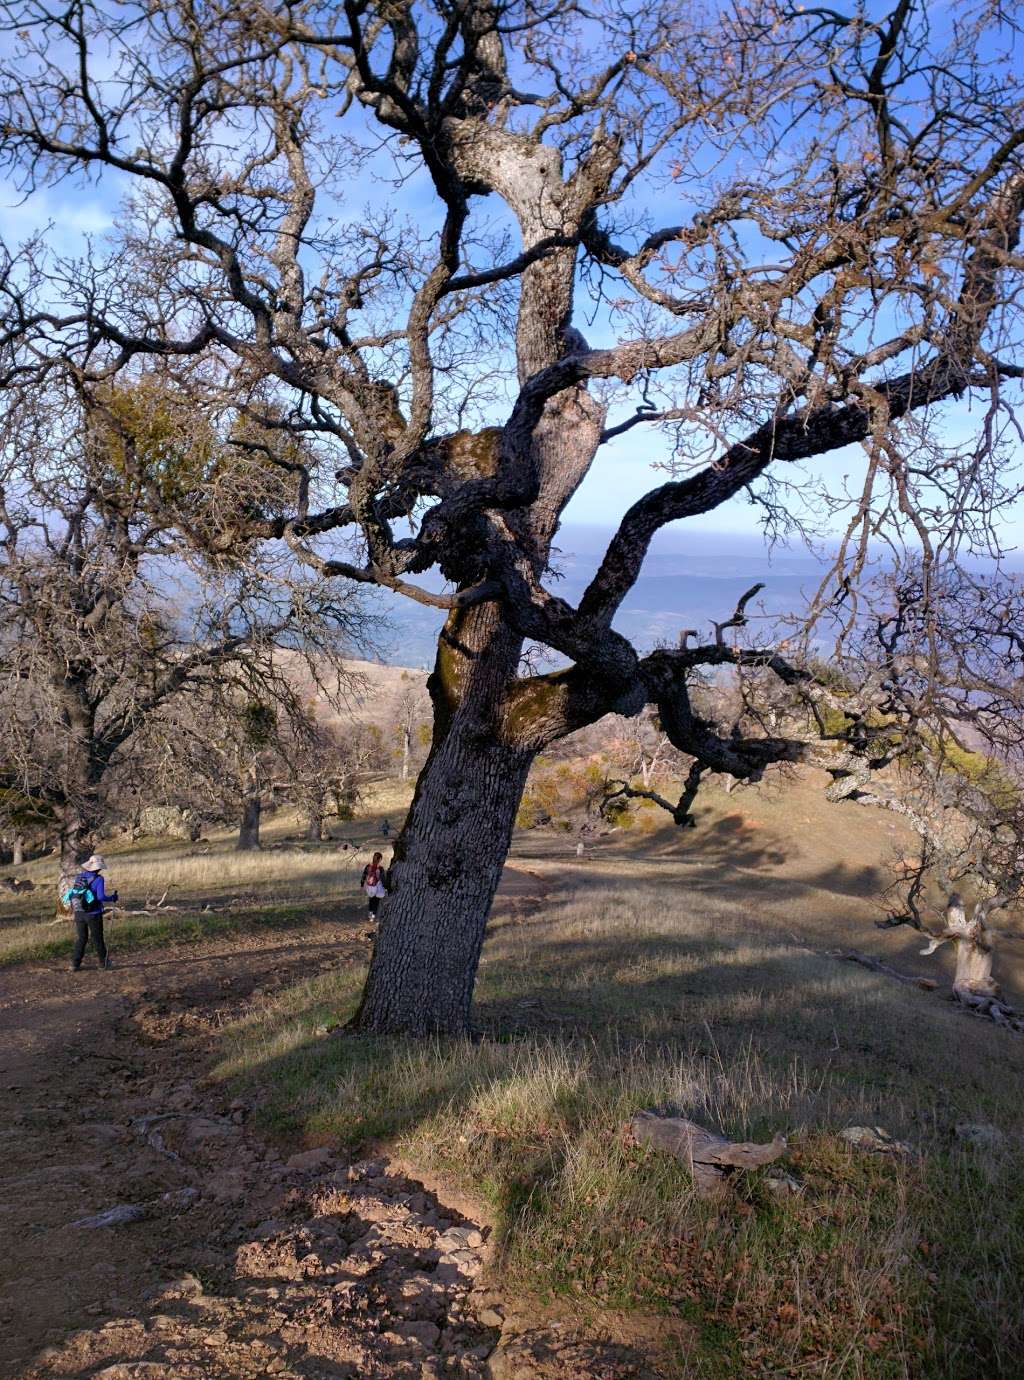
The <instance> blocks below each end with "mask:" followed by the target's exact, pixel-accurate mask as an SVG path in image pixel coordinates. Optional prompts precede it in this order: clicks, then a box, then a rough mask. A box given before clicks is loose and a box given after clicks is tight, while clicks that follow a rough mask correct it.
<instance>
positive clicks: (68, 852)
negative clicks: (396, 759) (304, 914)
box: [0, 378, 358, 881]
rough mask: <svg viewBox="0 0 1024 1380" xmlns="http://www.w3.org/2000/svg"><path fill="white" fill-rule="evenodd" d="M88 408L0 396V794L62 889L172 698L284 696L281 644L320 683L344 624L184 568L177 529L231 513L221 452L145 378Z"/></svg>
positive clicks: (231, 457)
mask: <svg viewBox="0 0 1024 1380" xmlns="http://www.w3.org/2000/svg"><path fill="white" fill-rule="evenodd" d="M101 398H102V400H101V401H98V400H97V399H96V398H94V399H92V400H91V401H89V400H87V399H86V398H84V397H83V396H82V395H81V393H80V392H79V391H78V390H77V388H76V387H75V386H73V384H72V382H71V381H70V380H68V379H64V380H63V382H62V383H60V382H59V381H57V380H55V379H52V378H51V379H50V380H48V382H47V384H46V385H45V386H41V387H37V388H31V389H26V390H22V391H21V392H20V394H15V393H13V392H12V393H9V395H8V407H7V410H6V415H5V418H4V431H3V436H2V442H3V448H2V452H0V764H2V765H0V771H2V779H0V784H2V786H3V789H4V791H5V793H7V794H9V795H10V796H11V798H12V799H13V800H14V801H15V802H16V803H19V808H20V810H21V813H22V815H23V816H24V815H26V814H27V813H29V812H31V811H33V810H34V812H35V813H36V815H37V816H38V818H39V820H40V821H43V820H46V821H48V822H49V824H50V827H51V829H52V832H53V834H55V835H56V836H57V839H58V842H59V847H60V864H61V879H62V881H63V879H64V878H65V877H66V876H67V875H69V874H72V873H73V872H74V871H75V869H76V867H77V865H78V864H79V863H80V861H81V859H82V858H83V857H84V856H85V854H86V853H88V852H89V851H91V849H92V848H93V847H94V846H95V843H96V841H97V836H98V833H99V831H100V830H101V829H102V828H104V827H109V826H110V825H111V824H116V823H120V822H123V817H124V810H123V803H122V802H121V801H120V800H119V798H118V790H119V788H121V787H122V786H123V782H124V772H123V770H121V769H120V768H121V766H122V765H123V762H124V759H125V757H126V756H128V755H130V754H131V753H132V752H133V751H134V750H135V748H136V746H137V744H138V741H139V738H140V736H141V734H142V732H143V730H144V729H145V727H146V726H147V725H148V724H150V723H152V722H154V721H156V720H157V719H158V718H159V716H160V715H162V714H165V713H166V711H167V708H168V706H169V705H171V704H172V703H174V702H176V701H180V700H182V699H184V698H189V697H195V698H198V697H199V696H200V694H201V693H202V692H203V691H204V690H205V689H206V687H207V686H208V685H209V683H210V681H211V677H212V676H215V677H216V678H217V680H218V682H221V681H224V680H226V679H228V678H230V679H231V681H232V683H233V684H244V685H245V687H246V689H247V692H248V695H249V696H250V697H254V696H257V695H259V696H262V698H263V700H264V701H270V702H273V701H274V700H275V699H277V698H287V696H288V695H289V694H290V693H291V692H290V686H289V681H288V678H287V676H286V675H284V674H283V670H282V667H281V666H280V664H279V663H280V649H281V648H294V647H298V648H302V649H305V651H307V652H308V653H309V655H310V656H314V657H315V658H316V664H317V669H318V674H320V675H321V677H323V678H327V673H328V669H329V667H330V666H331V665H332V664H333V665H337V653H338V649H339V646H340V641H341V640H342V639H344V638H345V637H346V636H347V635H348V634H351V633H353V632H354V631H355V630H356V629H357V627H358V612H357V610H356V609H355V607H354V606H353V605H351V604H350V605H349V606H348V607H345V608H342V607H341V606H340V605H339V604H338V603H337V602H336V601H332V600H330V599H329V598H326V596H325V595H322V594H321V593H320V592H319V591H316V590H309V589H306V588H304V587H303V586H302V585H301V583H299V582H294V581H293V582H292V583H291V584H289V583H288V582H287V581H285V582H282V581H280V580H275V581H274V582H273V583H271V582H270V581H269V580H268V579H267V578H266V576H265V575H263V576H262V577H261V576H259V575H258V574H257V573H254V570H253V569H252V568H249V569H248V570H247V571H246V572H242V573H239V572H227V573H222V574H218V573H217V572H216V571H214V570H211V569H208V568H204V567H203V566H202V564H201V563H196V562H193V563H192V564H191V565H189V564H188V563H187V562H185V561H184V560H183V559H182V555H183V552H184V551H185V549H186V547H185V543H184V542H183V540H182V537H181V527H182V525H184V524H187V523H188V522H190V521H191V522H192V523H193V524H202V525H207V524H208V525H209V526H210V529H211V530H213V531H216V530H218V529H219V525H220V523H221V522H223V521H232V522H233V521H236V520H237V519H238V508H239V505H240V504H243V505H244V502H245V486H244V484H237V485H232V484H229V483H228V481H227V480H226V478H225V476H224V474H223V470H224V468H225V466H230V465H232V464H233V463H235V458H236V457H235V453H234V452H233V451H231V450H230V448H229V450H228V453H227V454H225V453H224V452H225V448H224V447H223V446H222V445H221V444H220V443H219V442H218V440H217V438H216V436H215V435H214V434H213V433H212V432H211V431H210V430H209V429H208V427H207V425H206V420H205V419H200V420H199V421H197V420H196V418H195V417H194V415H193V413H192V412H191V410H190V409H189V408H188V407H187V406H186V402H185V399H183V398H182V397H180V396H177V395H175V393H174V392H173V391H172V390H168V389H165V388H159V389H158V388H157V387H156V386H155V383H154V381H153V380H148V381H146V382H145V383H143V384H141V385H140V384H136V386H134V387H133V388H130V389H126V390H111V389H110V388H107V389H105V390H103V391H102V394H101ZM246 463H247V462H246ZM242 478H243V479H244V475H243V476H242ZM207 481H210V482H207ZM222 488H223V489H224V490H227V489H230V492H231V494H232V495H233V501H232V502H230V503H229V502H227V500H226V495H225V493H223V492H222ZM243 511H244V508H243ZM326 615H329V618H328V617H326ZM332 658H333V662H332Z"/></svg>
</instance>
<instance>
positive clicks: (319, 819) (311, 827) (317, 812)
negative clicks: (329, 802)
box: [306, 809, 324, 843]
mask: <svg viewBox="0 0 1024 1380" xmlns="http://www.w3.org/2000/svg"><path fill="white" fill-rule="evenodd" d="M323 836H324V812H323V810H322V809H310V810H309V811H308V813H307V816H306V838H307V839H309V841H310V843H319V842H320V840H321V839H322V838H323Z"/></svg>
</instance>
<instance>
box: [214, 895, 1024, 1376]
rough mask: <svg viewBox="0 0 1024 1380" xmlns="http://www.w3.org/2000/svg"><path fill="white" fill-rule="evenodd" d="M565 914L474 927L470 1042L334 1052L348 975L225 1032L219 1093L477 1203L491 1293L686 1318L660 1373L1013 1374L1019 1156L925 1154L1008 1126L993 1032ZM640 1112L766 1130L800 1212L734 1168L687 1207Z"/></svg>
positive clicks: (841, 983) (721, 947) (1019, 1324)
mask: <svg viewBox="0 0 1024 1380" xmlns="http://www.w3.org/2000/svg"><path fill="white" fill-rule="evenodd" d="M603 885H605V886H606V885H607V879H605V882H604V883H603ZM584 889H585V890H586V889H589V888H588V887H585V888H584ZM565 910H570V911H571V907H564V908H560V907H559V906H557V905H556V906H551V907H549V909H548V915H547V920H548V921H549V922H550V923H544V922H537V921H531V922H529V923H528V924H526V925H518V924H517V923H516V922H515V921H512V920H508V921H499V923H498V924H496V926H495V927H494V931H493V933H492V936H491V938H490V940H489V943H488V949H487V952H486V955H485V962H484V966H483V968H482V970H481V981H480V987H479V999H478V1004H477V1008H476V1010H477V1020H478V1024H479V1026H480V1028H481V1032H482V1038H480V1039H479V1040H477V1041H468V1040H467V1041H460V1040H453V1041H445V1040H429V1041H412V1040H403V1039H379V1038H377V1039H371V1038H367V1037H362V1036H358V1035H354V1034H347V1033H338V1032H337V1027H339V1026H340V1025H341V1024H342V1023H343V1022H344V1021H345V1020H346V1019H347V1018H348V1016H349V1015H350V1014H351V1012H352V1011H353V1009H354V1007H355V1003H356V1001H357V998H358V993H359V988H360V985H361V977H362V974H361V973H359V972H354V971H349V972H347V973H344V974H341V975H331V976H327V977H322V978H318V979H315V980H313V981H311V982H307V983H303V984H300V986H298V987H296V988H294V989H291V990H290V991H289V992H288V993H287V994H286V995H285V996H284V997H283V998H282V999H281V1000H279V1001H278V1002H276V1003H273V1004H271V1005H268V1006H266V1007H264V1008H262V1009H261V1010H260V1011H258V1012H254V1013H252V1014H251V1015H250V1016H249V1017H247V1018H246V1020H245V1021H244V1022H241V1023H239V1024H238V1025H236V1026H235V1027H233V1028H232V1029H231V1030H230V1031H229V1032H228V1033H227V1035H226V1039H225V1045H224V1056H225V1057H224V1059H223V1061H222V1063H221V1065H220V1066H219V1069H218V1074H219V1076H221V1077H223V1078H232V1079H240V1080H243V1081H248V1082H249V1083H250V1084H256V1085H258V1087H259V1089H260V1101H261V1116H262V1117H263V1119H264V1122H265V1124H267V1125H268V1126H269V1127H270V1128H271V1129H272V1130H273V1131H275V1132H276V1133H277V1134H279V1135H281V1136H285V1137H288V1138H294V1137H300V1138H302V1139H305V1140H308V1141H311V1142H323V1141H330V1142H333V1143H340V1144H342V1145H344V1146H347V1147H348V1148H350V1149H351V1150H353V1151H354V1150H356V1149H359V1148H361V1147H364V1146H366V1145H367V1144H368V1143H373V1142H380V1141H385V1142H387V1143H388V1144H390V1145H394V1146H396V1147H397V1148H398V1149H400V1150H401V1152H402V1153H403V1154H404V1155H405V1156H406V1157H407V1158H409V1159H411V1160H412V1161H413V1162H414V1163H418V1164H421V1165H423V1166H424V1167H430V1168H431V1169H433V1170H435V1171H436V1172H438V1173H441V1174H443V1175H444V1176H445V1177H446V1178H447V1179H448V1180H449V1181H450V1182H454V1183H455V1184H457V1185H458V1186H459V1187H461V1188H463V1189H465V1190H468V1191H471V1192H473V1193H475V1194H476V1195H477V1196H479V1197H480V1198H482V1199H484V1200H485V1201H486V1202H487V1203H488V1204H489V1205H490V1208H491V1212H492V1214H493V1216H494V1218H495V1220H496V1222H497V1224H498V1227H499V1232H500V1237H501V1241H502V1247H501V1252H502V1253H501V1260H500V1268H501V1270H502V1271H503V1274H504V1277H505V1279H506V1281H507V1282H508V1283H509V1284H510V1285H513V1286H514V1285H522V1286H523V1287H527V1288H530V1289H534V1290H537V1291H539V1292H541V1293H556V1294H565V1295H571V1296H573V1297H575V1298H577V1299H580V1300H583V1301H584V1302H586V1301H588V1300H589V1301H590V1302H591V1303H598V1304H600V1305H601V1306H602V1307H617V1308H636V1309H644V1310H650V1309H654V1310H659V1309H660V1310H664V1311H665V1312H667V1313H670V1314H673V1315H675V1316H680V1317H683V1318H685V1319H687V1320H688V1321H690V1322H692V1323H693V1324H694V1326H695V1329H696V1332H695V1336H696V1338H697V1340H696V1342H695V1344H694V1345H695V1348H696V1350H694V1351H693V1352H692V1353H691V1354H689V1355H688V1356H687V1357H686V1359H685V1366H684V1368H683V1369H682V1370H681V1371H680V1374H687V1375H707V1376H711V1375H715V1374H719V1375H723V1376H724V1375H734V1374H739V1373H746V1369H747V1368H748V1367H749V1366H753V1365H754V1359H753V1358H754V1355H755V1353H756V1358H757V1366H759V1367H762V1368H767V1370H768V1371H769V1372H770V1373H778V1374H787V1373H790V1369H791V1368H792V1367H793V1366H797V1365H800V1366H804V1367H805V1368H808V1369H810V1370H812V1371H814V1372H815V1373H818V1372H820V1373H822V1374H828V1375H829V1376H844V1377H845V1376H849V1377H851V1380H852V1377H855V1376H856V1377H878V1378H879V1380H882V1377H890V1376H897V1375H904V1376H912V1375H921V1376H927V1375H943V1376H950V1377H958V1376H961V1375H962V1376H965V1377H966V1376H968V1375H972V1374H976V1373H978V1369H979V1367H980V1368H982V1369H986V1368H987V1371H988V1373H991V1374H993V1375H997V1376H1010V1375H1016V1374H1017V1373H1018V1372H1017V1370H1016V1369H1015V1368H1014V1367H1015V1366H1016V1362H1017V1360H1018V1359H1019V1356H1020V1355H1021V1354H1024V1351H1022V1348H1024V1293H1022V1277H1024V1204H1022V1188H1021V1180H1020V1175H1019V1153H1018V1147H1016V1146H1012V1147H1008V1148H1007V1150H1006V1152H1005V1153H1003V1154H1000V1155H997V1156H995V1157H993V1158H992V1160H991V1162H990V1163H988V1164H987V1165H985V1164H981V1163H979V1162H978V1161H977V1160H976V1159H972V1157H971V1155H970V1154H969V1153H966V1152H964V1151H962V1150H960V1149H959V1148H958V1147H956V1146H955V1144H953V1143H951V1123H952V1122H953V1120H955V1119H958V1118H961V1117H962V1118H964V1119H972V1118H977V1117H978V1115H979V1108H981V1107H985V1109H986V1111H988V1112H989V1114H991V1115H993V1116H994V1117H996V1119H997V1120H999V1121H1000V1122H1002V1124H1003V1125H1004V1126H1007V1125H1012V1124H1014V1122H1015V1121H1017V1120H1018V1119H1019V1108H1017V1106H1016V1101H1015V1097H1014V1095H1013V1090H1012V1088H1010V1087H1009V1086H1008V1085H1007V1081H1006V1074H1005V1062H1003V1063H1002V1064H1001V1060H1003V1061H1005V1057H1006V1049H1005V1046H1000V1047H999V1048H998V1049H995V1050H993V1048H992V1038H993V1034H995V1035H996V1038H997V1039H999V1038H1000V1037H999V1035H998V1033H996V1032H990V1031H988V1030H984V1031H981V1030H978V1029H977V1028H976V1027H977V1026H978V1025H979V1024H980V1023H973V1024H972V1023H971V1022H969V1021H967V1020H966V1018H964V1017H960V1016H958V1015H957V1014H956V1013H955V1012H954V1011H953V1010H951V1009H950V1008H949V1007H948V1005H946V1004H944V1003H942V1002H941V1001H940V1000H939V999H937V998H936V997H934V996H931V995H929V994H926V993H921V992H917V991H916V990H911V991H906V990H905V989H901V988H898V987H896V986H894V985H892V984H886V982H885V980H884V979H879V978H877V977H876V976H874V975H872V974H868V973H866V972H861V971H860V970H851V969H849V968H847V967H844V966H843V965H841V964H839V963H837V962H835V961H834V960H829V959H825V958H822V957H821V956H819V955H816V954H813V953H810V952H808V951H807V950H806V949H801V948H800V947H798V946H788V947H787V945H786V943H785V941H784V940H780V939H775V940H774V941H768V942H766V943H765V944H763V945H762V946H761V947H760V948H757V949H754V948H752V947H751V945H750V944H749V943H744V942H743V941H737V942H736V943H730V942H729V941H728V940H725V939H723V938H722V937H720V936H718V935H716V934H714V933H713V932H702V933H683V932H681V933H671V932H666V929H665V928H664V927H665V926H666V924H667V923H669V922H670V918H668V919H667V918H666V917H665V916H664V914H662V915H661V916H660V923H661V924H662V926H663V928H662V929H660V930H654V929H652V926H651V924H650V923H649V924H648V927H647V930H646V932H645V930H644V926H643V924H637V925H633V926H630V924H629V923H628V922H624V921H623V920H622V917H621V915H620V916H619V919H618V923H619V925H620V929H619V930H618V931H617V932H612V931H610V930H609V928H608V927H609V926H610V925H611V924H613V923H614V921H612V920H606V921H598V922H596V923H595V924H594V925H592V926H591V932H589V933H586V932H581V933H578V934H566V933H564V932H560V927H562V929H564V926H565V925H566V924H567V923H569V921H567V920H566V916H565V913H564V911H565ZM613 910H614V907H613ZM584 929H585V927H584ZM602 929H604V930H605V931H606V932H601V931H602ZM331 1026H333V1027H335V1028H336V1033H333V1034H328V1035H325V1034H324V1033H323V1032H324V1029H325V1028H327V1027H331ZM794 1052H796V1054H797V1056H798V1057H794ZM657 1103H662V1104H664V1103H672V1104H675V1105H677V1106H679V1107H681V1108H683V1109H685V1110H686V1111H687V1113H688V1114H690V1115H692V1116H694V1118H695V1119H696V1120H698V1121H700V1122H702V1123H703V1124H707V1125H711V1126H714V1127H715V1128H716V1129H722V1130H724V1131H725V1132H726V1133H728V1134H731V1135H734V1136H737V1137H741V1138H747V1137H758V1138H760V1137H767V1136H768V1135H770V1134H771V1133H772V1132H774V1131H776V1130H782V1131H786V1132H788V1133H789V1134H790V1135H791V1138H792V1140H791V1144H792V1146H793V1153H792V1156H791V1164H790V1168H791V1169H793V1170H794V1171H795V1172H796V1173H797V1175H798V1177H799V1178H800V1180H801V1182H802V1184H803V1193H802V1194H801V1195H799V1196H798V1197H796V1198H792V1199H785V1200H778V1199H776V1198H775V1197H774V1196H773V1195H772V1194H771V1193H769V1191H768V1189H767V1187H766V1185H765V1182H764V1180H765V1175H764V1174H760V1175H756V1176H752V1177H751V1179H750V1181H749V1183H748V1184H747V1186H746V1187H745V1188H744V1189H743V1191H742V1192H741V1194H740V1195H739V1196H738V1197H737V1198H735V1199H733V1200H730V1201H728V1202H726V1203H724V1204H722V1205H720V1206H719V1207H717V1208H715V1209H714V1210H712V1209H710V1208H709V1207H708V1205H706V1204H702V1203H699V1202H697V1200H696V1199H695V1198H694V1195H693V1192H692V1185H691V1181H690V1178H689V1175H688V1174H687V1172H686V1170H685V1168H683V1167H682V1166H680V1165H679V1164H677V1163H676V1162H675V1161H672V1160H670V1159H666V1158H664V1157H660V1156H657V1155H652V1154H648V1153H645V1152H642V1151H640V1150H639V1149H638V1148H637V1147H635V1146H632V1145H631V1144H630V1143H629V1141H628V1139H627V1138H625V1137H624V1136H623V1134H622V1127H623V1125H624V1124H625V1123H626V1122H627V1121H628V1119H629V1117H630V1116H631V1115H632V1114H633V1113H635V1112H636V1111H637V1110H638V1109H639V1108H641V1107H644V1106H650V1105H654V1104H657ZM851 1123H856V1124H865V1123H866V1124H876V1123H877V1124H881V1125H884V1126H886V1127H887V1129H889V1130H890V1131H892V1132H894V1133H895V1134H896V1135H898V1136H902V1137H905V1138H907V1139H910V1140H912V1141H913V1142H914V1143H915V1144H916V1145H918V1146H919V1147H920V1148H921V1155H920V1157H917V1156H915V1157H914V1158H912V1159H911V1160H909V1161H906V1162H897V1161H894V1160H892V1159H879V1158H871V1157H868V1156H864V1155H858V1154H856V1153H855V1152H852V1151H850V1149H849V1148H848V1147H847V1146H845V1144H844V1143H843V1142H842V1141H840V1140H839V1139H838V1137H837V1134H836V1133H837V1132H838V1130H839V1129H840V1128H841V1127H843V1126H845V1125H849V1124H851ZM983 1185H987V1188H984V1187H983ZM918 1242H924V1243H925V1246H924V1247H923V1248H922V1249H920V1250H919V1249H918V1246H917V1243H918ZM797 1280H799V1291H798V1286H797V1284H796V1281H797ZM780 1319H782V1320H783V1321H781V1322H780ZM716 1366H717V1367H719V1368H718V1369H717V1370H716V1369H715V1367H716ZM722 1367H724V1369H723V1368H722ZM730 1367H731V1369H730ZM773 1368H774V1369H773ZM752 1373H755V1371H752Z"/></svg>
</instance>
